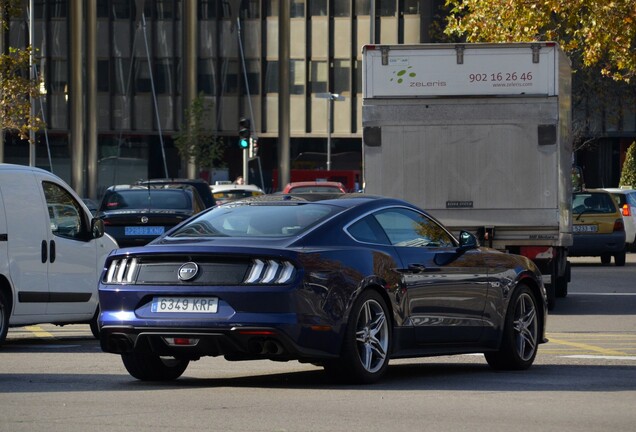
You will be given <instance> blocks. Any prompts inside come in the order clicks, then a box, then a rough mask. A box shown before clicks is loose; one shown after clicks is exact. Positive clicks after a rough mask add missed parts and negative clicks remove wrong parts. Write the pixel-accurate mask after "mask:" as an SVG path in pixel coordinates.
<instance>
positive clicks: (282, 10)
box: [278, 1, 291, 190]
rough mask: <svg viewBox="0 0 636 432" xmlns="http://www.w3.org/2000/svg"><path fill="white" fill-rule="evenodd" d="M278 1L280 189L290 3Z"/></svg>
mask: <svg viewBox="0 0 636 432" xmlns="http://www.w3.org/2000/svg"><path fill="white" fill-rule="evenodd" d="M290 3H291V2H289V1H279V2H278V8H279V12H278V171H279V176H278V187H279V190H282V189H283V188H284V187H285V185H286V184H287V183H289V179H290V161H289V157H290V142H289V141H290V129H291V127H290V123H291V121H290V118H289V114H290V107H289V104H290V102H289V75H290V73H289V67H290V65H289V57H290V47H289V37H290V21H291V17H290V10H289V9H290V6H289V4H290Z"/></svg>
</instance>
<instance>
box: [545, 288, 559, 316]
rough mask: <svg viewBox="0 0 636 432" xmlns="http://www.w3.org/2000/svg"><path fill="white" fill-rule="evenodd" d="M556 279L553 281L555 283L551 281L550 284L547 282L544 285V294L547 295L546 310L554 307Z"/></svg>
mask: <svg viewBox="0 0 636 432" xmlns="http://www.w3.org/2000/svg"><path fill="white" fill-rule="evenodd" d="M556 283H557V281H555V283H551V284H547V285H546V286H545V291H546V294H547V295H548V310H552V309H554V306H556V287H555V285H556Z"/></svg>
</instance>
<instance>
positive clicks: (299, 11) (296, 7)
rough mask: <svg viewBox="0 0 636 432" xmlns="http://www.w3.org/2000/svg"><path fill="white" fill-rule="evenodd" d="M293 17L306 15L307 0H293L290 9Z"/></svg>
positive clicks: (290, 14)
mask: <svg viewBox="0 0 636 432" xmlns="http://www.w3.org/2000/svg"><path fill="white" fill-rule="evenodd" d="M289 16H290V17H291V18H302V17H304V16H305V0H292V1H291V7H290V9H289Z"/></svg>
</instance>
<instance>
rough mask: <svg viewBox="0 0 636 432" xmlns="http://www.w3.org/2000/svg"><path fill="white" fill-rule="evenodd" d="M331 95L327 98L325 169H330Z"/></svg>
mask: <svg viewBox="0 0 636 432" xmlns="http://www.w3.org/2000/svg"><path fill="white" fill-rule="evenodd" d="M332 105H333V95H332V94H329V97H328V98H327V171H331V111H332V109H333V106H332Z"/></svg>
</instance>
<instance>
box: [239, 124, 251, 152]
mask: <svg viewBox="0 0 636 432" xmlns="http://www.w3.org/2000/svg"><path fill="white" fill-rule="evenodd" d="M238 135H239V147H240V148H241V149H243V150H247V149H249V147H250V135H251V129H250V119H248V118H245V117H241V119H240V120H239V127H238Z"/></svg>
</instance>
